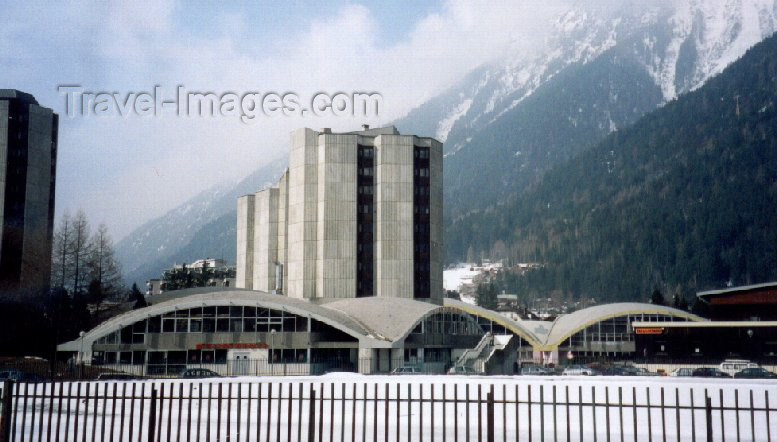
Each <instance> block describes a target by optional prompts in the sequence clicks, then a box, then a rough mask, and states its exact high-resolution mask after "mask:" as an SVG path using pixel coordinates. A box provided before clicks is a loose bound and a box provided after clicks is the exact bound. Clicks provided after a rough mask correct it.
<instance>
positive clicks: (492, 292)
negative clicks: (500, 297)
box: [477, 282, 497, 310]
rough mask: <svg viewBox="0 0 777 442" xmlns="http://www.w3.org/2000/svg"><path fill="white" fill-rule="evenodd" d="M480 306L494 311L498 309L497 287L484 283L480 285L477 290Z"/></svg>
mask: <svg viewBox="0 0 777 442" xmlns="http://www.w3.org/2000/svg"><path fill="white" fill-rule="evenodd" d="M477 303H478V306H480V307H483V308H487V309H489V310H494V309H495V308H496V305H497V302H496V287H495V286H494V284H493V283H490V282H484V283H480V284H478V288H477Z"/></svg>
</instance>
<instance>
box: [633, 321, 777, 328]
mask: <svg viewBox="0 0 777 442" xmlns="http://www.w3.org/2000/svg"><path fill="white" fill-rule="evenodd" d="M631 326H632V327H634V328H715V327H729V328H732V327H777V321H702V322H647V321H645V322H642V321H634V322H632V323H631Z"/></svg>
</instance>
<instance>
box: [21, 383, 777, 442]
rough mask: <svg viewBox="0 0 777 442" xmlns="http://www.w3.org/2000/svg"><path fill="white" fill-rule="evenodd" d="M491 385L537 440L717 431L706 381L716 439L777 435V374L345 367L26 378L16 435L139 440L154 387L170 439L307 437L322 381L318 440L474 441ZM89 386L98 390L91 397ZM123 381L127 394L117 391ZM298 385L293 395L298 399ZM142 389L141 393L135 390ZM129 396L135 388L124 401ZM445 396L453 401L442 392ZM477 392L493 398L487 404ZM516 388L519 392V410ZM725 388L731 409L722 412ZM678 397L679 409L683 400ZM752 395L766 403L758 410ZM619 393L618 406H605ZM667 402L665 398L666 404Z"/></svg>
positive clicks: (503, 418) (507, 412)
mask: <svg viewBox="0 0 777 442" xmlns="http://www.w3.org/2000/svg"><path fill="white" fill-rule="evenodd" d="M60 385H63V390H62V399H60ZM79 385H80V388H81V395H80V399H79V400H77V399H70V400H68V399H67V397H68V396H69V395H70V396H76V392H77V391H78V387H79ZM492 385H493V388H494V394H495V397H494V399H495V405H494V423H495V440H496V441H507V440H510V441H513V440H529V433H530V432H531V437H532V440H543V435H544V440H548V441H550V440H561V441H564V440H575V441H576V440H586V441H587V440H601V441H605V440H613V441H619V440H628V441H633V440H635V438H634V434H635V432H636V435H637V438H636V440H645V441H647V440H671V441H675V440H682V441H686V440H694V437H695V439H696V440H706V431H707V430H706V417H705V410H704V403H705V392H706V394H708V395H709V396H710V397H711V399H712V407H713V412H712V424H713V426H712V429H713V435H714V440H723V438H722V437H721V435H722V434H723V433H725V440H729V441H733V440H742V441H752V440H756V441H761V440H767V437H770V436H771V434H774V435H775V437H777V416H776V415H774V414H773V413H772V412H770V413H769V414H770V416H768V417H767V413H766V411H765V409H766V408H767V407H766V400H767V397H768V398H769V399H770V404H769V407H768V408H769V409H770V410H771V409H773V408H777V404H775V400H774V398H775V397H776V396H777V382H774V381H760V380H754V381H747V382H743V381H739V380H717V379H693V378H686V379H683V378H616V377H595V378H567V377H564V378H562V377H530V376H521V377H458V376H361V375H356V374H347V373H337V374H331V375H326V376H321V377H287V378H255V377H245V378H222V379H215V380H206V381H203V382H199V381H194V382H192V381H176V380H172V381H164V382H160V381H158V380H157V381H151V380H149V381H137V382H88V383H70V384H68V383H65V384H56V386H55V387H54V391H53V395H52V392H51V391H50V388H51V386H50V384H45V385H44V384H38V385H29V386H27V387H26V389H27V394H28V396H31V395H32V394H33V391H35V393H36V394H37V395H42V394H43V395H44V396H46V397H47V398H45V399H37V400H32V399H29V398H28V399H27V401H26V404H25V400H24V392H25V386H24V385H22V387H21V389H20V392H21V397H20V398H17V399H15V408H16V409H17V410H18V413H17V414H15V418H14V422H13V423H14V433H13V435H14V438H13V440H18V441H22V440H24V441H28V440H38V438H39V437H40V436H41V435H42V436H43V440H49V438H48V435H49V434H50V435H51V439H50V440H63V441H64V440H82V439H83V431H84V428H86V430H87V437H86V440H92V439H91V437H92V433H95V432H96V433H97V436H96V440H99V441H102V440H113V441H128V440H130V435H131V436H132V438H131V440H132V441H133V442H134V441H139V440H143V441H146V440H148V422H149V411H150V408H151V403H150V401H149V399H148V398H149V397H150V391H151V389H152V387H153V388H154V389H156V390H157V391H158V392H159V394H160V395H161V396H162V399H161V401H158V402H157V404H158V406H157V413H156V416H157V419H156V432H157V434H156V435H157V438H156V440H159V441H168V440H169V441H181V440H186V441H196V440H212V441H216V440H222V441H224V440H230V441H237V442H240V441H248V440H252V441H253V440H270V441H276V440H294V441H296V440H308V438H307V436H308V423H309V419H308V416H309V412H310V404H311V401H310V400H309V395H310V391H311V387H312V388H313V389H315V392H316V402H315V409H314V413H313V414H314V415H315V419H316V420H315V434H316V440H322V441H354V442H356V441H373V440H376V439H375V436H377V440H379V441H383V440H390V441H395V440H429V441H430V440H451V441H453V440H456V439H455V438H454V435H457V436H458V440H462V441H466V440H478V432H479V428H480V431H481V434H482V437H483V440H486V433H487V422H486V416H487V414H486V413H487V411H486V409H487V405H486V402H485V401H486V395H487V393H488V391H489V390H490V388H491V386H492ZM87 386H88V387H89V396H90V399H89V400H86V399H85V396H86V395H85V392H86V388H87ZM114 388H115V389H116V392H117V396H118V399H117V400H113V399H112V398H113V392H114ZM125 389H126V392H125ZM44 390H45V391H44ZM133 390H134V395H133ZM260 390H261V394H260ZM171 392H172V393H173V395H172V400H170V394H171ZM181 392H182V393H183V395H182V396H180V393H181ZM300 392H301V393H302V399H303V400H302V401H300V400H299V397H300ZM376 392H377V400H375V397H376V396H375V395H376ZM95 393H96V395H95ZM290 394H291V396H292V398H293V400H292V401H288V397H289V395H290ZM322 394H323V400H322ZM386 395H388V398H389V401H386V400H385V398H386V397H387V396H386ZM454 395H455V397H456V399H457V401H456V402H454V401H453V398H454ZM95 396H96V397H97V398H98V399H97V401H96V403H97V406H96V407H95V399H94V398H95ZM133 396H134V397H135V398H136V399H135V400H131V398H132V397H133ZM219 396H220V397H221V400H219ZM279 396H280V397H281V399H280V400H279V399H278V397H279ZM52 397H53V401H52V399H51V398H52ZM121 397H127V398H128V399H127V400H124V401H122V400H121ZM397 397H399V399H400V401H399V408H397V401H396V399H397ZM443 397H444V398H445V399H446V402H442V399H443ZM478 397H480V398H481V399H482V402H481V403H480V404H479V403H478ZM554 397H555V402H556V404H557V405H556V406H554V405H553V403H554ZM190 398H191V399H190ZM200 398H201V399H200ZM249 398H250V399H249ZM332 398H334V400H332ZM408 398H410V399H411V400H410V401H408V400H407V399H408ZM432 398H433V399H434V400H433V401H432V400H431V399H432ZM467 398H468V399H469V404H468V403H467V402H466V400H467ZM516 398H517V400H518V401H519V402H520V404H519V406H518V407H517V409H516V404H515V402H516ZM721 398H722V400H723V405H724V407H725V408H726V410H725V411H724V413H723V416H722V417H721V412H720V410H719V406H720V401H721ZM678 400H679V404H680V408H679V409H678V408H677V407H675V405H676V404H677V403H678V402H677V401H678ZM529 401H531V405H530V404H529ZM751 401H752V406H753V407H754V408H756V409H759V410H757V411H752V412H751V410H750V409H751ZM581 402H582V404H583V405H582V406H580V405H579V404H580V403H581ZM608 402H609V403H610V404H611V405H610V406H609V407H608V406H606V405H605V404H606V403H608ZM648 402H649V404H650V408H648V407H647V405H648ZM662 402H663V404H664V405H665V406H666V408H665V409H664V410H663V413H662V409H661V407H660V406H661V404H662ZM619 403H620V404H622V405H623V406H618V404H619ZM635 403H636V405H637V406H636V407H634V406H633V405H634V404H635ZM691 405H693V407H695V408H694V409H693V410H692V409H691V408H690V407H691ZM729 408H730V410H729ZM736 408H739V409H740V410H739V411H737V410H736ZM635 413H636V414H635ZM468 417H469V421H467V418H468ZM387 418H388V419H387ZM33 422H34V423H35V425H34V426H35V429H34V433H32V434H31V432H32V431H33V428H32V427H33ZM678 422H679V426H678ZM479 425H480V427H479ZM41 429H42V432H41ZM678 429H679V430H678ZM678 431H679V434H678ZM398 432H399V437H397V434H398ZM408 432H409V433H408ZM111 434H112V438H111ZM208 435H210V437H209V438H208ZM737 435H739V437H737ZM219 436H220V437H219ZM319 436H320V438H319ZM568 436H569V439H568ZM581 436H582V439H581ZM386 437H387V439H386ZM664 437H666V439H664ZM103 438H104V439H103ZM443 438H444V439H443Z"/></svg>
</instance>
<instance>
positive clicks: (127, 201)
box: [0, 0, 561, 240]
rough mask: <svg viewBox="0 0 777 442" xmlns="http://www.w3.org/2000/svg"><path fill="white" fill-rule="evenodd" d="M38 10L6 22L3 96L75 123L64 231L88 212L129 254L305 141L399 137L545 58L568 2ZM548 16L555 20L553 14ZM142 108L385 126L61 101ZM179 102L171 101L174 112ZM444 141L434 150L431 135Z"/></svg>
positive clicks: (14, 11) (66, 135) (4, 14)
mask: <svg viewBox="0 0 777 442" xmlns="http://www.w3.org/2000/svg"><path fill="white" fill-rule="evenodd" d="M215 5H216V3H211V2H207V3H206V2H203V3H196V2H187V3H178V2H171V1H164V0H155V1H150V2H148V4H143V3H142V2H115V3H111V4H102V3H83V4H79V3H73V4H67V5H65V4H62V3H60V2H51V3H46V4H34V3H33V2H29V1H28V0H21V1H11V2H10V4H9V3H6V4H4V5H3V7H2V8H0V23H2V26H0V66H2V69H0V88H14V89H20V90H23V91H26V92H29V93H32V94H33V95H35V97H36V98H37V99H38V101H39V103H41V104H42V105H43V106H46V107H50V108H52V109H54V111H55V112H57V113H59V114H60V140H59V163H58V170H57V174H58V175H57V202H56V204H57V215H58V217H59V215H60V214H61V213H62V211H63V210H65V209H69V210H70V211H71V212H74V211H75V210H77V209H79V208H82V209H84V210H85V211H86V213H87V215H88V216H89V218H90V220H91V221H92V223H93V224H97V223H99V222H105V223H106V224H107V225H108V228H109V229H110V231H111V232H112V234H113V237H114V239H115V240H118V239H120V238H122V237H123V236H125V235H126V234H128V233H129V232H130V231H131V230H132V229H133V228H135V227H138V226H139V225H140V224H142V223H143V222H145V221H147V220H149V219H151V218H153V217H156V216H159V215H161V214H163V213H164V212H166V211H167V210H169V209H171V208H173V207H175V206H176V205H178V204H180V203H181V202H183V201H184V200H186V199H187V198H189V197H191V196H194V195H195V194H197V193H199V192H200V191H202V190H204V189H206V188H209V187H211V186H212V185H214V184H218V183H222V182H225V181H236V180H239V179H240V178H243V177H244V176H245V175H247V174H248V173H250V172H251V171H253V170H255V169H256V168H258V167H259V166H260V165H261V164H263V163H264V162H266V161H268V160H270V159H274V158H277V157H279V156H281V155H283V154H284V153H285V152H286V151H287V149H288V142H287V140H288V132H289V131H290V130H292V129H294V128H297V127H303V126H307V127H313V128H320V127H333V128H335V129H336V130H352V129H355V128H358V127H359V125H360V124H361V123H364V122H366V123H371V124H373V125H378V124H385V123H388V122H390V121H392V120H394V119H395V118H397V117H400V116H402V115H404V114H406V113H407V112H408V111H409V110H410V109H411V108H413V107H414V106H418V105H419V104H421V103H423V102H424V101H425V100H426V99H429V98H431V97H433V96H435V95H437V94H439V93H440V92H442V91H444V90H445V89H446V88H449V87H450V86H452V85H453V84H455V83H456V82H457V81H459V80H461V78H462V77H463V76H464V75H466V74H467V73H468V72H470V71H471V70H472V69H474V68H476V67H478V66H480V65H482V64H483V63H487V62H489V61H491V60H494V59H497V58H499V57H500V56H502V55H503V54H504V53H505V52H506V51H513V52H514V51H520V50H523V49H525V48H536V46H537V44H538V43H539V42H540V41H541V35H542V31H543V29H544V23H546V22H545V20H546V18H547V17H548V16H551V15H555V14H556V13H557V12H558V11H559V8H560V7H561V6H560V5H559V4H557V3H555V2H539V1H537V2H517V1H511V2H506V3H505V4H499V3H497V2H488V3H487V4H485V3H483V4H480V3H477V2H470V1H450V2H440V3H434V2H418V1H396V2H382V3H379V4H371V3H366V4H361V3H355V2H338V1H335V2H327V3H326V4H324V2H317V1H311V2H293V1H289V2H261V3H253V2H251V3H249V2H246V3H241V2H225V3H220V4H219V6H221V7H220V8H219V9H218V10H216V8H215V7H214V6H215ZM539 5H542V6H539ZM61 85H80V86H82V87H83V88H84V89H85V90H87V91H93V92H110V93H114V92H117V93H120V94H123V95H124V94H128V93H132V92H135V93H140V92H146V91H153V88H154V86H160V87H162V88H163V90H164V93H165V95H167V94H170V95H172V94H173V91H174V90H175V88H176V87H177V86H178V85H183V86H185V87H186V88H187V89H188V90H189V91H193V90H200V91H210V92H215V93H217V94H221V93H226V92H235V93H238V94H241V93H245V92H260V93H266V92H269V91H274V92H295V93H297V94H299V95H300V96H302V97H309V96H310V95H312V94H313V93H314V92H319V91H324V92H330V93H334V92H338V91H346V92H356V91H370V92H379V93H380V94H381V95H382V96H383V100H384V102H383V108H382V113H381V115H380V117H379V118H378V119H374V120H372V121H365V120H364V118H356V119H349V118H344V117H337V118H335V117H329V118H322V117H305V118H302V117H283V116H277V117H260V118H259V122H258V123H256V124H250V125H247V124H244V123H243V122H241V121H240V119H239V118H229V117H219V118H186V117H176V116H174V115H172V114H164V115H162V116H157V117H139V116H136V115H133V116H129V117H125V118H121V117H95V116H90V117H83V116H78V115H77V116H75V117H73V118H69V117H68V116H67V115H65V111H66V108H65V97H64V96H63V95H60V94H59V93H58V91H57V87H58V86H61ZM166 98H167V97H166ZM429 135H433V134H429Z"/></svg>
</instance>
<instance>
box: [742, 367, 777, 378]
mask: <svg viewBox="0 0 777 442" xmlns="http://www.w3.org/2000/svg"><path fill="white" fill-rule="evenodd" d="M734 377H735V378H741V379H774V378H777V374H774V373H772V372H771V371H769V370H764V369H763V368H761V367H749V368H745V369H742V370H740V371H739V372H738V373H736V374H734Z"/></svg>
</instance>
